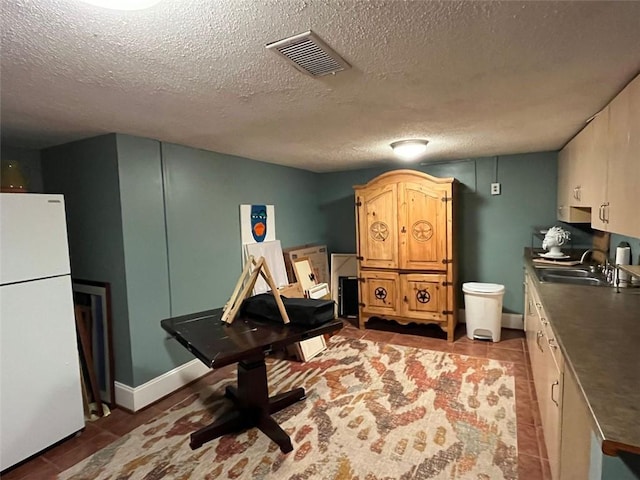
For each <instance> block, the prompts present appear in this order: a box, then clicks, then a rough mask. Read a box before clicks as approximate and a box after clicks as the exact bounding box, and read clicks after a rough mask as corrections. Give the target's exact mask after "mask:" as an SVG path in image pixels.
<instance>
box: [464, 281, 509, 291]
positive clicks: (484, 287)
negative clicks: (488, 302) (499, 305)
mask: <svg viewBox="0 0 640 480" xmlns="http://www.w3.org/2000/svg"><path fill="white" fill-rule="evenodd" d="M462 291H463V292H468V293H501V292H504V285H500V284H498V283H480V282H467V283H463V284H462Z"/></svg>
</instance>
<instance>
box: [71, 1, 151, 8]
mask: <svg viewBox="0 0 640 480" xmlns="http://www.w3.org/2000/svg"><path fill="white" fill-rule="evenodd" d="M82 1H83V2H84V3H88V4H90V5H95V6H96V7H102V8H109V9H111V10H143V9H145V8H149V7H153V6H154V5H155V4H156V3H160V1H161V0H82Z"/></svg>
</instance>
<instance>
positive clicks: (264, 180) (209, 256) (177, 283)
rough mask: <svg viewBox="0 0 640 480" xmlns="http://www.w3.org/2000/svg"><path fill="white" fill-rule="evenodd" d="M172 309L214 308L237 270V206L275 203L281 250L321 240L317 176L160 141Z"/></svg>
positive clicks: (230, 287)
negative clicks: (161, 143)
mask: <svg viewBox="0 0 640 480" xmlns="http://www.w3.org/2000/svg"><path fill="white" fill-rule="evenodd" d="M162 158H163V165H164V175H165V189H166V190H165V195H166V218H167V232H168V239H169V242H168V245H169V268H170V281H171V306H172V310H171V311H172V314H173V315H181V314H185V313H190V312H194V311H199V310H204V309H207V308H213V307H221V306H223V305H224V304H225V303H226V301H227V300H228V299H229V297H230V296H231V293H232V291H233V287H234V286H235V283H236V281H237V280H238V277H239V276H240V273H241V272H242V257H241V251H240V244H241V241H240V204H253V203H261V204H269V205H274V207H275V221H276V232H277V238H278V239H279V240H280V242H281V243H282V247H283V248H287V247H292V246H296V245H302V244H305V243H312V242H319V241H322V222H321V218H320V212H319V210H318V201H317V198H318V192H319V188H318V182H317V175H316V174H314V173H311V172H306V171H303V170H298V169H293V168H288V167H282V166H277V165H272V164H268V163H260V162H255V161H253V160H248V159H244V158H240V157H233V156H229V155H223V154H218V153H213V152H208V151H204V150H196V149H193V148H187V147H182V146H179V145H171V144H163V145H162Z"/></svg>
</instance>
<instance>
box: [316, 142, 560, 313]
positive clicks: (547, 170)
mask: <svg viewBox="0 0 640 480" xmlns="http://www.w3.org/2000/svg"><path fill="white" fill-rule="evenodd" d="M398 168H410V167H403V166H402V165H396V166H394V168H388V169H384V170H383V169H366V170H356V171H349V172H339V173H328V174H322V175H320V185H321V193H320V210H321V211H322V213H323V216H324V218H325V232H326V233H325V238H327V242H328V247H329V250H330V251H331V252H333V253H349V252H355V248H356V246H355V211H354V196H353V188H352V186H353V185H355V184H363V183H366V182H368V181H369V180H371V179H372V178H374V177H375V176H377V175H379V174H380V173H382V172H384V171H388V170H394V169H398ZM413 168H414V169H416V170H420V171H422V172H426V173H428V174H430V175H435V176H438V177H448V176H453V177H455V178H456V179H458V180H459V182H460V184H459V188H458V196H457V199H456V204H457V206H456V237H457V239H456V241H457V245H458V249H459V250H458V252H459V255H458V262H459V270H458V271H459V278H460V283H463V282H468V281H477V282H493V283H501V284H503V285H505V290H506V291H505V296H504V310H505V311H506V312H515V313H522V305H523V291H522V255H523V249H524V247H526V246H531V243H532V238H531V233H532V229H533V227H534V226H538V225H547V226H549V225H553V224H555V223H556V172H557V155H556V153H555V152H546V153H531V154H523V155H506V156H501V157H489V158H476V159H469V160H463V161H455V162H447V163H440V164H427V165H420V166H416V167H413ZM496 179H497V181H498V182H500V184H501V186H502V193H501V195H496V196H492V195H491V194H490V185H491V183H493V182H494V181H496ZM459 288H461V287H459ZM459 298H460V302H461V305H460V306H462V301H463V300H462V299H463V296H462V295H459Z"/></svg>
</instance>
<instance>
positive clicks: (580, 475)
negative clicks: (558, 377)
mask: <svg viewBox="0 0 640 480" xmlns="http://www.w3.org/2000/svg"><path fill="white" fill-rule="evenodd" d="M590 418H591V414H590V413H589V410H588V407H587V405H586V400H585V398H584V396H583V395H582V393H581V391H580V387H579V386H578V382H577V381H576V380H575V378H574V377H573V375H571V374H569V373H567V374H566V375H565V376H564V389H563V393H562V441H561V442H560V448H561V452H560V478H562V480H584V479H585V478H589V464H590V462H591V420H590Z"/></svg>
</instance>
